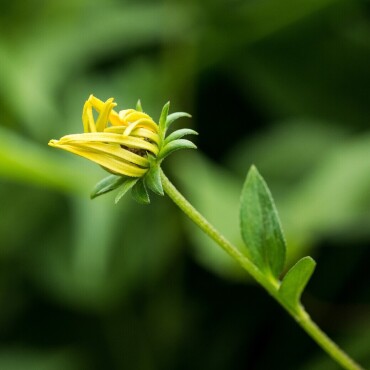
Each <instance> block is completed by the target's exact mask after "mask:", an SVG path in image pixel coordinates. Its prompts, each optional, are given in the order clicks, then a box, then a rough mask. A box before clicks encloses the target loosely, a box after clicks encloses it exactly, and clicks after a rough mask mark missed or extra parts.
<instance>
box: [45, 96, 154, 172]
mask: <svg viewBox="0 0 370 370" xmlns="http://www.w3.org/2000/svg"><path fill="white" fill-rule="evenodd" d="M116 105H117V104H116V103H114V102H113V98H110V99H108V100H107V101H106V102H103V101H101V100H100V99H98V98H96V97H94V96H93V95H90V97H89V99H88V100H87V101H86V103H85V105H84V108H83V113H82V122H83V127H84V133H82V134H74V135H66V136H63V137H62V138H61V139H60V140H50V142H49V145H50V146H52V147H56V148H60V149H64V150H66V151H69V152H71V153H74V154H77V155H79V156H81V157H84V158H87V159H89V160H91V161H93V162H95V163H98V164H99V165H101V166H102V167H104V168H105V169H106V170H108V171H109V172H112V173H114V174H117V175H124V176H129V177H142V176H143V175H144V174H145V173H146V172H147V171H148V169H149V167H150V163H149V160H148V154H152V155H153V156H157V154H158V152H159V146H158V145H159V143H160V136H159V133H158V130H159V129H158V125H157V124H156V123H155V122H154V121H153V119H152V118H151V117H150V116H148V115H147V114H145V113H143V112H140V111H137V110H135V109H127V110H122V111H120V112H118V113H117V112H116V111H115V110H114V109H113V108H114V107H115V106H116ZM93 109H95V110H96V111H97V112H98V118H97V120H96V121H95V119H94V112H93Z"/></svg>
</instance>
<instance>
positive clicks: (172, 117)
mask: <svg viewBox="0 0 370 370" xmlns="http://www.w3.org/2000/svg"><path fill="white" fill-rule="evenodd" d="M181 117H188V118H191V115H190V114H189V113H185V112H175V113H171V114H169V115H168V116H167V119H166V127H165V128H166V130H167V129H168V128H169V127H170V125H171V124H172V122H174V121H176V120H177V119H179V118H181Z"/></svg>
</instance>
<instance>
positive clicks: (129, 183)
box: [114, 177, 139, 204]
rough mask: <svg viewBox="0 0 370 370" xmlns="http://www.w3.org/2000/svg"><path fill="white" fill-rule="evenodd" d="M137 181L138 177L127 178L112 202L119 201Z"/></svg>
mask: <svg viewBox="0 0 370 370" xmlns="http://www.w3.org/2000/svg"><path fill="white" fill-rule="evenodd" d="M138 181H139V178H136V177H134V178H130V179H127V180H126V181H125V182H124V183H123V185H122V186H121V188H120V189H119V192H118V194H117V196H116V198H115V199H114V203H116V204H117V203H118V202H119V201H120V199H121V198H122V197H123V196H124V195H125V194H126V193H127V192H128V191H129V190H130V189H131V188H132V187H133V186H134V185H135V184H136V183H137V182H138Z"/></svg>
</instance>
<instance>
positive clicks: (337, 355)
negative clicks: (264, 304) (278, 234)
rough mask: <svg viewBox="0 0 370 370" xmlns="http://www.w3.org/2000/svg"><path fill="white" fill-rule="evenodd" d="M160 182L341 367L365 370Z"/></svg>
mask: <svg viewBox="0 0 370 370" xmlns="http://www.w3.org/2000/svg"><path fill="white" fill-rule="evenodd" d="M161 179H162V184H163V189H164V191H165V193H166V194H167V195H168V196H169V197H170V198H171V199H172V201H173V202H174V203H175V204H176V205H177V206H178V207H179V208H180V209H181V210H182V211H183V212H184V213H185V214H186V215H187V216H188V217H189V218H190V219H191V220H192V221H193V222H194V223H195V224H196V225H197V226H198V227H199V228H200V229H201V230H203V231H204V232H205V233H206V234H207V235H208V236H209V237H210V238H211V239H213V240H214V241H215V242H216V243H217V244H218V245H219V246H220V247H221V248H222V249H223V250H224V251H225V252H226V253H227V254H229V255H230V256H231V257H232V258H233V259H234V260H235V261H237V262H238V263H239V265H240V266H241V267H243V268H244V269H245V270H246V271H247V272H248V273H249V274H250V275H252V277H253V278H254V279H255V280H256V281H257V282H258V283H259V284H260V285H262V286H263V287H264V288H265V289H266V290H267V291H268V293H269V294H270V295H271V296H273V297H274V298H275V299H276V300H277V301H278V302H279V303H280V304H281V305H282V306H283V307H284V308H285V309H286V310H287V311H288V312H289V314H290V315H292V316H293V318H294V319H295V320H296V321H297V323H298V324H299V325H300V326H301V327H302V328H303V329H304V330H305V331H306V332H307V333H308V334H309V335H310V336H311V337H312V338H313V339H314V340H315V341H316V343H317V344H318V345H319V346H320V347H321V348H322V349H323V350H324V351H326V352H327V353H328V354H329V355H330V356H331V357H332V358H333V359H334V360H335V361H336V362H337V363H338V364H340V365H341V366H342V367H343V368H344V369H347V370H361V369H362V367H361V366H360V365H358V364H357V363H356V362H354V361H353V360H352V359H351V358H350V357H349V356H348V355H347V354H346V353H345V352H344V351H343V350H341V349H340V348H339V347H338V346H337V345H336V344H335V343H334V342H333V341H332V340H331V339H330V338H329V337H328V336H327V335H326V334H325V333H324V332H323V331H322V330H321V329H320V328H319V327H318V326H317V325H316V324H315V323H314V322H313V321H312V320H311V318H310V316H309V315H308V313H307V312H306V311H305V310H304V308H303V307H302V308H301V309H300V310H299V311H294V310H292V309H291V308H289V307H288V306H287V305H286V304H285V302H283V301H282V300H281V297H280V296H279V294H278V290H279V285H278V284H276V283H275V282H274V281H272V280H270V279H268V278H267V277H266V276H265V275H264V274H263V273H262V272H261V271H260V270H259V269H258V268H257V266H256V265H255V264H254V263H253V262H252V261H250V260H249V259H248V258H247V257H245V256H244V255H243V254H242V253H241V252H240V251H239V250H238V249H237V248H236V247H235V246H234V245H233V244H231V243H230V242H229V241H228V240H227V239H226V238H225V237H224V236H223V235H222V234H221V233H219V232H218V231H217V230H216V229H215V228H214V227H213V226H212V225H211V224H210V223H209V222H208V221H207V220H206V219H205V218H204V217H203V216H202V215H201V214H200V213H199V212H198V211H197V210H196V209H195V208H194V207H193V206H192V205H191V204H190V203H189V202H188V201H187V200H186V199H185V198H184V197H183V195H182V194H181V193H180V192H179V191H178V190H177V189H176V188H175V186H174V185H173V184H172V183H171V182H170V180H169V179H168V178H167V177H166V175H165V174H164V173H163V171H162V170H161Z"/></svg>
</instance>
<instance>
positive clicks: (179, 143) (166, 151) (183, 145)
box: [158, 139, 197, 160]
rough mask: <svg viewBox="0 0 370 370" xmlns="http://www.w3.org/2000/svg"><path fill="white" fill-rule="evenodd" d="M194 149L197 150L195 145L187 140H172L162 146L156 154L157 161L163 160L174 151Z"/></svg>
mask: <svg viewBox="0 0 370 370" xmlns="http://www.w3.org/2000/svg"><path fill="white" fill-rule="evenodd" d="M196 148H197V147H196V145H195V144H194V143H192V142H191V141H189V140H186V139H177V140H173V141H170V142H169V143H167V144H166V145H164V146H163V148H162V149H161V151H160V152H159V154H158V160H162V159H163V158H165V157H167V156H168V155H170V154H171V153H172V152H174V151H175V150H179V149H196Z"/></svg>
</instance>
